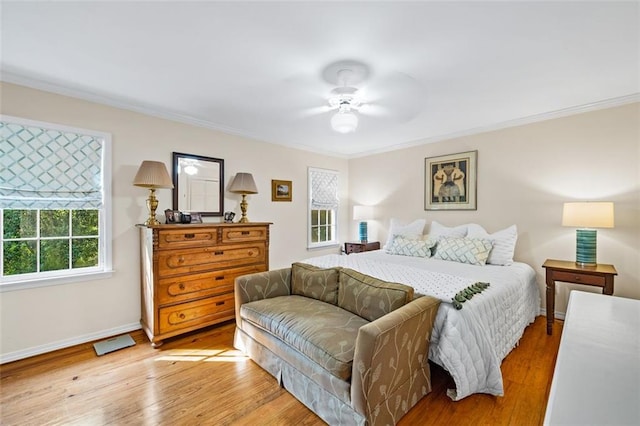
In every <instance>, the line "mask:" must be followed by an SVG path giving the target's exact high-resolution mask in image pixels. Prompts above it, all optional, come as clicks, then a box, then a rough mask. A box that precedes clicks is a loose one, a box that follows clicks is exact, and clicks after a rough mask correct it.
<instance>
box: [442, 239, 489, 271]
mask: <svg viewBox="0 0 640 426" xmlns="http://www.w3.org/2000/svg"><path fill="white" fill-rule="evenodd" d="M490 252H491V241H489V240H485V239H480V238H449V237H442V238H441V239H440V241H438V244H437V245H436V252H435V254H434V255H433V258H434V259H441V260H449V261H452V262H460V263H469V264H471V265H484V264H485V263H486V262H487V258H488V257H489V253H490Z"/></svg>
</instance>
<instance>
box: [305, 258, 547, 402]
mask: <svg viewBox="0 0 640 426" xmlns="http://www.w3.org/2000/svg"><path fill="white" fill-rule="evenodd" d="M303 262H304V263H309V264H313V265H316V266H320V267H329V266H344V267H348V268H352V269H355V270H358V271H360V272H362V273H364V274H367V275H371V276H374V277H376V278H380V279H382V280H387V281H394V282H400V283H402V284H407V285H411V286H412V287H414V288H415V291H416V292H417V293H418V294H429V295H432V296H434V297H438V298H440V299H441V300H443V303H442V304H441V305H440V308H439V309H438V314H437V316H436V322H435V325H434V329H433V334H432V337H431V344H430V347H429V359H431V360H432V361H433V362H435V363H437V364H439V365H441V366H442V367H444V368H445V369H446V370H447V371H448V372H449V374H451V376H452V377H453V379H454V381H455V383H456V389H455V390H454V389H450V390H449V391H448V392H447V394H448V395H449V397H450V398H451V399H453V400H454V401H458V400H460V399H462V398H465V397H467V396H469V395H471V394H473V393H488V394H492V395H503V394H504V387H503V383H502V372H501V371H500V364H501V363H502V360H503V359H504V358H505V357H506V356H507V354H508V353H509V352H511V350H512V349H513V348H514V347H515V346H516V344H517V343H518V341H519V340H520V338H521V337H522V334H523V332H524V329H525V328H526V327H527V325H529V324H530V323H531V322H533V321H534V319H535V317H536V315H538V312H539V309H540V293H539V290H538V286H537V284H536V280H535V272H534V270H533V269H532V268H531V267H530V266H529V265H526V264H524V263H519V262H515V263H514V264H513V265H511V266H493V265H485V266H475V265H468V264H464V263H457V262H448V261H443V260H437V259H426V258H419V257H409V256H397V255H390V254H387V253H385V252H384V251H382V250H377V251H370V252H365V253H357V254H350V255H348V256H338V255H327V256H320V257H315V258H310V259H306V260H303ZM420 271H421V272H422V273H420ZM478 281H482V282H488V283H490V284H491V285H490V287H489V288H487V289H486V290H484V291H483V292H482V293H480V294H476V295H475V296H474V297H473V299H471V300H468V301H466V302H465V303H464V304H463V306H464V307H463V309H461V310H456V309H455V308H454V307H453V305H452V304H451V303H450V300H451V297H453V296H450V295H451V294H455V293H457V292H458V291H459V290H460V289H461V288H464V287H466V286H468V285H469V284H473V283H475V282H478Z"/></svg>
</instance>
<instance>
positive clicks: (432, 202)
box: [424, 151, 478, 210]
mask: <svg viewBox="0 0 640 426" xmlns="http://www.w3.org/2000/svg"><path fill="white" fill-rule="evenodd" d="M477 173H478V151H467V152H459V153H456V154H449V155H441V156H438V157H427V158H425V159H424V209H425V210H477V209H478V203H477V191H478V188H477Z"/></svg>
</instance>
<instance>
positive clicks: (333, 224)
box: [308, 167, 339, 248]
mask: <svg viewBox="0 0 640 426" xmlns="http://www.w3.org/2000/svg"><path fill="white" fill-rule="evenodd" d="M338 175H339V174H338V172H336V171H334V170H325V169H316V168H313V167H309V177H308V179H309V230H308V247H309V248H316V247H325V246H330V245H336V244H338V232H337V220H338Z"/></svg>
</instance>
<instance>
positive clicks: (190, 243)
mask: <svg viewBox="0 0 640 426" xmlns="http://www.w3.org/2000/svg"><path fill="white" fill-rule="evenodd" d="M217 239H218V230H217V228H195V229H189V228H186V227H185V228H184V229H163V230H160V232H158V248H161V249H166V248H180V247H203V246H211V245H214V244H216V241H217Z"/></svg>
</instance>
